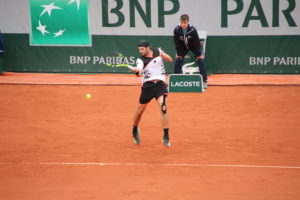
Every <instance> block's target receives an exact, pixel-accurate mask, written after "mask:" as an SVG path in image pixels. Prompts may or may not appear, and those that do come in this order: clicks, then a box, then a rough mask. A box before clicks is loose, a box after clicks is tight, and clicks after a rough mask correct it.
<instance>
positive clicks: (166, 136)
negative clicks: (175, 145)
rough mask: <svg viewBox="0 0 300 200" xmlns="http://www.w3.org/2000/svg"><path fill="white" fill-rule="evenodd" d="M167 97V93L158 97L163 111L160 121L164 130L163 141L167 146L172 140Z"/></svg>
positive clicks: (161, 111)
mask: <svg viewBox="0 0 300 200" xmlns="http://www.w3.org/2000/svg"><path fill="white" fill-rule="evenodd" d="M167 97H168V96H167V94H163V95H161V96H160V97H159V98H158V99H157V102H158V105H159V109H160V113H161V114H160V121H161V125H162V127H163V131H164V136H163V142H164V145H165V146H166V147H170V146H171V142H170V138H169V113H168V106H167Z"/></svg>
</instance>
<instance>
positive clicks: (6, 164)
mask: <svg viewBox="0 0 300 200" xmlns="http://www.w3.org/2000/svg"><path fill="white" fill-rule="evenodd" d="M11 164H12V163H0V165H11Z"/></svg>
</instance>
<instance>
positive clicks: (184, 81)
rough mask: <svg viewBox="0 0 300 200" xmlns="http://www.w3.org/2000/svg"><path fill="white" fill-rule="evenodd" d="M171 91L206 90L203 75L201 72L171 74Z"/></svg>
mask: <svg viewBox="0 0 300 200" xmlns="http://www.w3.org/2000/svg"><path fill="white" fill-rule="evenodd" d="M169 92H204V88H203V79H202V76H201V75H200V74H193V75H182V74H171V75H170V76H169Z"/></svg>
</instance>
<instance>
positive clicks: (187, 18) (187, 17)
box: [180, 14, 190, 21]
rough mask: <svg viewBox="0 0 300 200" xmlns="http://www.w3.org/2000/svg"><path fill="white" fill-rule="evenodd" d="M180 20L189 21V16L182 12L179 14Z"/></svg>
mask: <svg viewBox="0 0 300 200" xmlns="http://www.w3.org/2000/svg"><path fill="white" fill-rule="evenodd" d="M180 21H190V18H189V16H188V15H187V14H183V15H181V16H180Z"/></svg>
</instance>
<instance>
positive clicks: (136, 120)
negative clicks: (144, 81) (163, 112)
mask: <svg viewBox="0 0 300 200" xmlns="http://www.w3.org/2000/svg"><path fill="white" fill-rule="evenodd" d="M146 107H147V104H139V105H138V107H137V109H136V111H135V113H134V118H133V128H132V137H133V140H134V143H135V144H140V143H141V140H140V136H139V134H140V130H139V128H138V125H139V123H140V121H141V118H142V115H143V113H144V111H145V110H146Z"/></svg>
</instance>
